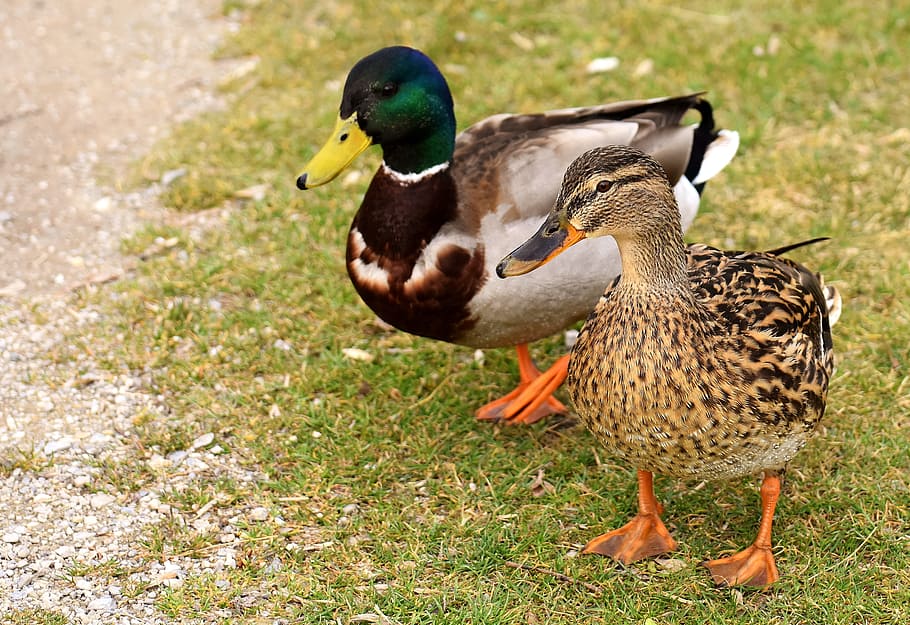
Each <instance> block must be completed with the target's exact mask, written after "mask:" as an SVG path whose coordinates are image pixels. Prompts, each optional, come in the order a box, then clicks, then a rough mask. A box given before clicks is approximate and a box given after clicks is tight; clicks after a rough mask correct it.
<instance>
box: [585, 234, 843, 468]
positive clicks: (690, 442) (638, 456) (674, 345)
mask: <svg viewBox="0 0 910 625" xmlns="http://www.w3.org/2000/svg"><path fill="white" fill-rule="evenodd" d="M686 270H687V271H686V278H687V282H686V283H685V284H683V285H680V288H674V289H668V290H666V291H664V292H661V293H657V292H655V291H653V290H650V289H646V288H643V285H642V284H641V283H630V282H627V283H623V282H622V281H619V284H617V285H616V286H615V287H613V288H611V289H609V290H608V291H607V292H606V293H605V295H604V296H603V298H602V299H601V301H600V302H599V303H598V305H597V307H596V308H595V310H594V312H593V313H592V314H591V316H590V317H589V320H588V323H586V324H585V326H584V328H583V329H582V331H581V333H580V334H579V337H578V341H577V343H576V347H575V349H574V350H573V353H572V356H571V358H570V360H569V377H568V379H567V388H568V390H569V393H570V395H571V397H572V399H573V401H574V402H575V405H576V407H577V410H578V412H579V414H580V415H581V416H582V418H583V419H584V420H585V423H586V424H587V425H588V427H590V428H591V430H592V432H594V434H595V435H596V436H597V437H598V438H599V439H600V440H601V442H602V443H603V444H605V445H607V446H608V447H609V448H610V449H612V450H613V451H614V452H615V453H617V454H618V455H619V456H621V457H623V458H624V459H626V460H628V461H629V462H630V463H632V464H633V465H634V466H636V467H638V468H643V469H647V470H651V471H654V472H656V473H661V474H664V475H672V476H678V477H693V478H705V479H715V478H723V477H733V476H737V475H747V474H751V473H757V472H759V471H762V470H766V469H780V468H782V467H783V466H784V465H785V464H786V463H787V461H789V460H790V458H792V457H793V455H794V454H795V453H796V452H797V451H798V450H799V448H801V447H802V446H803V445H804V444H805V442H806V440H808V438H809V436H810V435H811V433H812V432H813V431H814V429H815V427H816V425H817V424H818V421H819V419H821V416H822V414H823V412H824V405H825V397H826V393H827V386H828V379H829V377H830V375H831V371H832V368H833V352H832V350H831V334H830V328H829V327H828V322H827V310H826V308H825V299H824V296H823V294H822V291H821V288H820V285H819V284H818V281H817V279H816V278H815V276H814V274H812V273H811V272H809V271H808V270H806V269H805V268H804V267H802V266H800V265H798V264H797V263H794V262H792V261H790V260H787V259H785V258H780V257H778V256H774V255H769V254H764V253H758V252H725V251H721V250H717V249H714V248H711V247H708V246H704V245H695V246H689V248H688V254H687V255H686Z"/></svg>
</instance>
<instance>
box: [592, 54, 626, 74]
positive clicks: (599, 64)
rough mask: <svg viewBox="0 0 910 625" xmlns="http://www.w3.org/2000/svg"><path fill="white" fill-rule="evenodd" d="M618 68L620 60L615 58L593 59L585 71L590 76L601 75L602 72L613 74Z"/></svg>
mask: <svg viewBox="0 0 910 625" xmlns="http://www.w3.org/2000/svg"><path fill="white" fill-rule="evenodd" d="M617 67H619V59H618V58H616V57H615V56H604V57H601V58H597V59H592V60H591V62H590V63H588V65H587V67H585V71H586V72H588V73H589V74H599V73H601V72H612V71H613V70H614V69H616V68H617Z"/></svg>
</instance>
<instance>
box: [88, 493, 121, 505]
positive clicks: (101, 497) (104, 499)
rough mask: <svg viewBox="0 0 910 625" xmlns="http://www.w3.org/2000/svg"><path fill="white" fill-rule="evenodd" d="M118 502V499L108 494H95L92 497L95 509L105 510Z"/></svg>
mask: <svg viewBox="0 0 910 625" xmlns="http://www.w3.org/2000/svg"><path fill="white" fill-rule="evenodd" d="M115 501H117V498H116V497H114V496H112V495H108V494H107V493H95V494H94V495H92V498H91V501H90V503H91V504H92V507H93V508H103V507H104V506H107V505H110V504H112V503H113V502H115Z"/></svg>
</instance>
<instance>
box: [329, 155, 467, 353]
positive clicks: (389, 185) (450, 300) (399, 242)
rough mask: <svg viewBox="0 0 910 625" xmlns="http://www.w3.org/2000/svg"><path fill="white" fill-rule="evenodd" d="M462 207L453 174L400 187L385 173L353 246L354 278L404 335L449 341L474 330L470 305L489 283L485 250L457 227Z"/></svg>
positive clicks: (354, 231)
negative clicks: (459, 206) (485, 281)
mask: <svg viewBox="0 0 910 625" xmlns="http://www.w3.org/2000/svg"><path fill="white" fill-rule="evenodd" d="M404 191H406V192H404ZM457 203H458V197H457V192H456V189H455V184H454V181H453V180H452V177H451V175H450V174H449V172H448V170H443V171H441V172H439V173H436V174H434V175H430V176H426V177H424V178H422V179H419V180H401V179H399V178H398V177H396V176H395V175H394V174H391V173H389V172H388V170H386V169H385V168H384V167H383V168H382V169H380V170H379V171H378V172H377V174H376V176H375V177H374V178H373V181H372V183H371V184H370V188H369V189H368V190H367V193H366V195H365V196H364V199H363V203H362V204H361V207H360V210H359V211H358V213H357V215H356V216H355V218H354V222H353V224H352V225H351V231H350V233H349V235H348V245H347V269H348V275H349V276H350V278H351V282H352V283H353V284H354V288H355V289H356V290H357V293H358V294H359V295H360V297H361V299H363V301H364V302H365V303H366V304H367V306H369V307H370V308H371V309H372V310H373V312H375V313H376V314H377V315H378V316H379V317H380V318H381V319H383V320H384V321H385V322H387V323H389V324H391V325H393V326H395V327H396V328H398V329H400V330H403V331H405V332H409V333H411V334H417V335H419V336H425V337H429V338H433V339H439V340H443V341H449V342H457V339H458V336H459V335H460V334H462V333H463V332H465V331H466V330H468V329H470V327H472V326H473V324H474V323H475V321H474V320H473V319H472V318H471V316H470V313H469V310H468V303H469V302H470V301H471V298H472V297H473V296H474V294H475V293H476V292H477V291H478V290H479V289H480V287H481V286H482V285H483V282H484V250H483V247H482V246H479V245H476V244H475V243H473V242H472V241H470V239H469V238H468V237H466V236H464V234H463V233H461V232H460V230H459V227H458V225H457V224H456V223H455V222H454V219H455V216H456V214H457V212H456V209H457Z"/></svg>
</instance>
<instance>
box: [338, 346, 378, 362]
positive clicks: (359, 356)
mask: <svg viewBox="0 0 910 625" xmlns="http://www.w3.org/2000/svg"><path fill="white" fill-rule="evenodd" d="M341 353H342V354H344V357H345V358H347V359H349V360H360V361H361V362H372V361H373V354H371V353H370V352H368V351H366V350H365V349H360V348H359V347H345V348H344V349H342V350H341Z"/></svg>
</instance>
